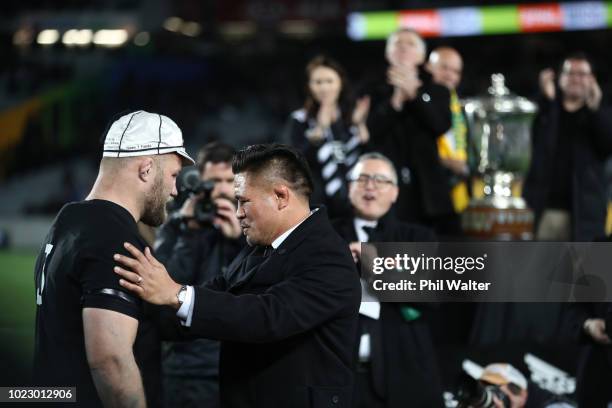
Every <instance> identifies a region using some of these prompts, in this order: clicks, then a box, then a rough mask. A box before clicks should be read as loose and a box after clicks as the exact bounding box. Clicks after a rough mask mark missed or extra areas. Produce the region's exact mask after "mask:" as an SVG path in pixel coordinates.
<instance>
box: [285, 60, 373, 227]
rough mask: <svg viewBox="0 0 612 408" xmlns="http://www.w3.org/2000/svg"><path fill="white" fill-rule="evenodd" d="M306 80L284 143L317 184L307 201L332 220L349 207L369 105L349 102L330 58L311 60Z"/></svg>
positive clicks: (341, 72)
mask: <svg viewBox="0 0 612 408" xmlns="http://www.w3.org/2000/svg"><path fill="white" fill-rule="evenodd" d="M306 76H307V80H308V82H307V85H306V95H307V96H306V101H305V102H304V106H303V108H302V109H299V110H297V111H295V112H293V113H292V114H291V117H290V119H289V123H288V125H287V128H286V130H285V134H284V142H285V143H287V144H291V145H293V146H295V147H297V148H299V149H300V150H302V152H303V153H304V155H305V156H306V159H307V160H308V164H309V165H310V168H311V169H312V172H313V178H314V181H315V191H314V193H313V195H312V198H311V201H312V202H313V203H322V204H325V205H326V206H327V208H328V211H329V215H330V217H331V218H334V217H337V216H340V215H345V214H346V212H345V211H346V210H347V209H349V208H350V207H349V204H348V198H347V197H348V195H347V187H346V184H347V183H346V177H347V173H348V171H349V170H350V169H351V167H352V166H353V164H355V162H356V161H357V158H358V157H359V155H360V154H361V153H363V151H364V150H365V145H366V143H367V142H368V140H369V137H370V136H369V133H368V130H367V128H366V126H365V121H366V118H367V115H368V111H369V108H370V101H369V98H367V97H366V98H362V99H359V100H358V101H357V102H356V103H355V102H354V101H353V100H352V99H351V98H350V95H349V90H348V83H347V79H346V75H345V72H344V69H343V68H342V66H340V64H338V63H337V62H336V61H334V60H332V59H331V58H328V57H325V56H318V57H315V58H314V59H312V60H311V61H310V62H309V63H308V65H307V66H306Z"/></svg>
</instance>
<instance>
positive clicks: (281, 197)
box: [274, 184, 290, 210]
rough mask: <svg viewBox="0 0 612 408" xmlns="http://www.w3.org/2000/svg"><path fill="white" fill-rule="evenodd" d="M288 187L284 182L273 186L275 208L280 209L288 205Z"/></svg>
mask: <svg viewBox="0 0 612 408" xmlns="http://www.w3.org/2000/svg"><path fill="white" fill-rule="evenodd" d="M289 194H290V193H289V188H288V187H287V186H286V185H284V184H277V185H275V186H274V196H275V197H276V202H277V208H278V209H279V210H282V209H284V208H286V207H287V206H288V205H289Z"/></svg>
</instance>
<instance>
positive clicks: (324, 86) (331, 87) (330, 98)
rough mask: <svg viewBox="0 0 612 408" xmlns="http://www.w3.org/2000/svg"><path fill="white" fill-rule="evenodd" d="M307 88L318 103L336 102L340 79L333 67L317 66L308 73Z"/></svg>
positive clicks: (340, 86) (338, 94) (340, 83)
mask: <svg viewBox="0 0 612 408" xmlns="http://www.w3.org/2000/svg"><path fill="white" fill-rule="evenodd" d="M308 89H310V93H311V94H312V97H313V98H314V100H315V101H317V102H318V103H319V104H332V103H337V102H338V98H339V97H340V91H341V90H342V80H341V79H340V75H338V73H337V72H336V71H335V70H334V69H332V68H329V67H326V66H318V67H316V68H315V69H313V70H312V72H311V73H310V78H309V80H308Z"/></svg>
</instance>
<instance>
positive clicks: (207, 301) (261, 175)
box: [116, 145, 360, 408]
mask: <svg viewBox="0 0 612 408" xmlns="http://www.w3.org/2000/svg"><path fill="white" fill-rule="evenodd" d="M232 170H233V172H234V174H235V181H234V192H235V196H236V199H237V201H238V209H237V216H238V218H239V220H240V225H241V227H242V231H243V233H244V235H245V236H246V238H247V242H248V243H249V245H250V247H248V248H245V250H243V251H242V252H241V253H240V254H239V255H238V257H237V258H236V260H235V261H234V262H233V263H232V264H231V265H230V266H229V268H228V273H227V274H226V275H225V276H220V277H218V278H216V279H215V280H213V281H212V282H210V283H207V284H205V285H204V286H202V287H196V288H194V287H191V286H181V285H179V284H177V283H176V282H174V281H173V280H172V279H171V278H170V277H169V276H168V273H167V272H166V270H165V268H164V266H163V265H161V264H160V263H159V262H157V261H156V260H155V258H153V257H152V256H151V253H150V251H148V250H146V251H145V253H144V254H143V253H142V252H140V251H138V250H136V249H135V248H134V247H133V246H130V245H128V246H127V248H128V250H129V251H130V252H131V254H132V255H133V256H134V258H128V257H125V256H118V257H116V259H117V260H118V262H119V263H120V264H122V265H123V266H124V267H125V268H126V269H130V270H131V271H132V272H130V271H128V270H126V269H122V268H117V272H118V274H119V275H121V277H122V278H123V279H121V280H120V283H121V285H123V286H124V287H125V288H127V289H130V290H132V291H134V292H135V293H136V294H138V295H139V296H140V297H142V298H143V299H145V300H147V301H149V302H150V303H154V304H162V305H169V306H172V307H174V308H175V309H178V312H177V316H178V317H179V319H180V320H181V323H182V324H183V325H184V326H187V327H188V329H187V330H188V331H189V332H190V333H191V334H192V335H196V336H201V337H207V338H213V339H218V340H221V356H220V363H219V365H220V367H219V371H220V393H221V405H222V406H223V407H294V408H302V407H304V408H305V407H323V406H325V407H328V406H334V407H347V406H349V405H350V399H351V391H352V386H353V355H354V352H355V345H356V342H355V340H356V332H357V316H358V309H359V302H360V287H359V276H358V273H357V271H356V270H355V265H354V263H353V261H352V259H351V255H350V252H349V251H348V249H347V247H346V245H345V244H344V242H343V241H342V239H341V238H340V237H339V236H338V234H337V233H336V232H335V231H334V230H333V228H332V226H331V225H330V223H329V221H328V219H327V214H326V212H325V209H324V208H319V209H314V210H312V211H311V210H310V208H309V205H308V200H309V196H310V193H311V191H312V178H311V175H310V171H309V169H308V165H307V164H306V162H305V160H304V158H303V156H302V155H301V154H300V153H298V152H297V151H296V150H295V149H293V148H290V147H288V146H283V145H254V146H249V147H247V148H245V149H243V150H241V151H239V152H238V153H237V154H236V156H235V157H234V160H233V163H232Z"/></svg>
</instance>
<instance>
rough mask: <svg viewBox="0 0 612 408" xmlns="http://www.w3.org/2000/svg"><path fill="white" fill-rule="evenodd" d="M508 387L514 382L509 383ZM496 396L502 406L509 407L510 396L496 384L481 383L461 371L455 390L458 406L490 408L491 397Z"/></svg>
mask: <svg viewBox="0 0 612 408" xmlns="http://www.w3.org/2000/svg"><path fill="white" fill-rule="evenodd" d="M508 386H509V387H511V386H514V384H509V385H508ZM494 397H497V399H498V400H500V401H501V403H502V406H503V407H505V408H506V407H510V398H508V396H507V395H506V394H505V393H504V392H503V391H502V390H501V389H500V388H499V386H497V385H491V384H486V383H483V382H481V381H479V380H476V379H474V378H472V377H470V376H469V375H468V374H466V373H462V375H461V377H460V379H459V381H458V384H457V390H456V392H455V398H456V399H457V402H458V405H457V407H458V408H468V407H469V408H490V407H495V403H494V401H493V398H494Z"/></svg>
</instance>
